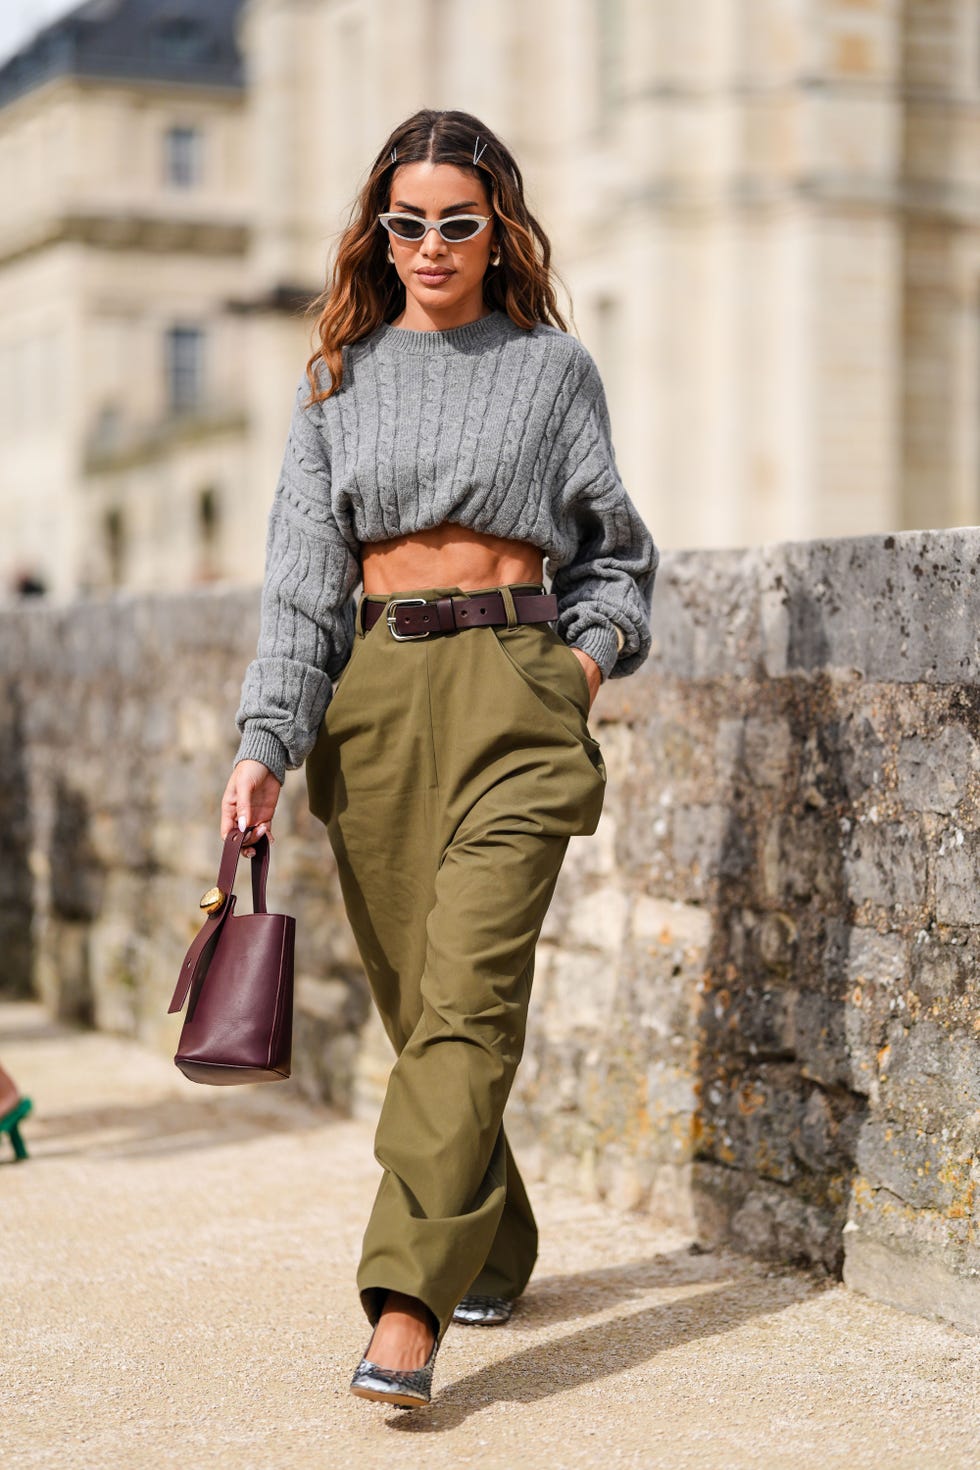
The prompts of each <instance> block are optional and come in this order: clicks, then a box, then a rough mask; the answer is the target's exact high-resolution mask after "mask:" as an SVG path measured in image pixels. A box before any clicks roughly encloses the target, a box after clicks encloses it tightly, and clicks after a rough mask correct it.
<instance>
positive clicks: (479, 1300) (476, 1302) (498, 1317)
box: [453, 1292, 514, 1327]
mask: <svg viewBox="0 0 980 1470" xmlns="http://www.w3.org/2000/svg"><path fill="white" fill-rule="evenodd" d="M513 1310H514V1303H513V1302H512V1301H509V1300H508V1299H507V1297H505V1296H479V1295H477V1294H476V1293H472V1292H471V1293H470V1295H469V1296H464V1297H461V1298H460V1301H459V1304H458V1306H457V1307H456V1310H455V1312H454V1313H453V1321H454V1322H461V1323H462V1324H463V1325H464V1326H465V1327H498V1326H499V1325H500V1323H501V1322H507V1321H508V1320H509V1319H510V1314H511V1312H512V1311H513Z"/></svg>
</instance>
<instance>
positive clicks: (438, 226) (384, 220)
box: [378, 209, 493, 245]
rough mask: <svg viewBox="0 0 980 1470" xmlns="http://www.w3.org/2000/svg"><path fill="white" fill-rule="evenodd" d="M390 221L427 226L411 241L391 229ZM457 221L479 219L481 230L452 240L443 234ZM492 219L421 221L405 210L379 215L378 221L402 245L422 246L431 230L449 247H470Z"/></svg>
mask: <svg viewBox="0 0 980 1470" xmlns="http://www.w3.org/2000/svg"><path fill="white" fill-rule="evenodd" d="M390 219H410V220H413V221H414V222H415V224H417V225H425V229H424V230H423V232H422V234H421V235H419V237H418V239H417V240H409V239H408V238H407V237H406V236H405V235H399V234H398V233H397V231H395V230H392V229H389V227H388V221H389V220H390ZM457 219H478V220H480V221H481V224H480V228H479V229H478V230H474V231H473V233H472V235H467V237H466V239H465V240H450V239H449V238H448V236H446V235H444V234H443V228H444V226H445V225H448V224H451V223H452V222H453V220H457ZM492 219H493V215H492V214H450V215H448V216H447V217H446V218H445V219H419V217H418V215H417V214H406V212H405V211H404V210H403V209H389V210H386V211H385V213H384V214H379V215H378V220H379V222H380V223H381V224H382V225H384V228H385V230H386V231H387V232H388V235H389V236H390V237H391V239H393V240H397V241H398V242H399V244H400V245H421V243H422V241H423V240H424V239H425V237H426V235H427V234H428V233H429V231H430V230H438V232H439V236H440V239H442V240H445V242H446V244H447V245H468V244H469V243H470V241H471V240H475V239H476V237H477V235H482V234H483V231H484V230H485V229H486V227H487V225H488V224H489V223H490V221H491V220H492Z"/></svg>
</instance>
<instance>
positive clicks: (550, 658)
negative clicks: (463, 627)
mask: <svg viewBox="0 0 980 1470" xmlns="http://www.w3.org/2000/svg"><path fill="white" fill-rule="evenodd" d="M493 631H494V633H495V635H496V637H495V642H496V646H497V648H498V649H499V650H500V653H501V655H502V661H503V662H504V663H505V665H506V667H507V668H508V669H509V670H510V671H511V675H512V677H516V678H517V679H519V680H520V682H521V684H522V685H523V687H524V689H525V690H526V691H527V692H528V693H529V694H530V695H532V696H533V697H534V698H535V699H536V700H537V702H538V704H539V705H540V706H542V707H543V709H545V710H546V711H547V713H548V715H549V716H550V718H551V719H552V720H553V721H554V722H556V723H557V724H558V725H560V726H561V728H562V729H563V730H564V731H565V732H566V734H568V735H571V736H573V737H574V738H575V739H576V740H578V741H579V743H580V744H581V745H583V746H584V747H585V749H586V750H587V751H588V752H589V754H590V757H591V758H592V761H593V764H594V765H595V766H596V768H597V769H601V770H602V774H603V775H604V774H605V771H604V768H603V767H602V762H601V757H600V756H599V742H598V741H597V740H596V739H595V737H594V736H593V734H592V732H591V730H590V729H589V725H588V711H589V701H590V693H589V684H588V680H587V679H586V677H585V670H584V669H583V668H582V665H581V664H580V663H579V661H578V659H577V658H576V657H575V654H574V653H573V652H572V650H571V649H570V648H569V646H568V644H567V643H563V642H562V640H561V639H560V638H559V637H558V634H557V633H555V631H554V630H553V629H552V628H551V627H549V626H548V624H547V623H519V624H518V625H517V626H516V627H515V628H495V629H494V630H493Z"/></svg>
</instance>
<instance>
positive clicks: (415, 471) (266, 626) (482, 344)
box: [233, 311, 658, 781]
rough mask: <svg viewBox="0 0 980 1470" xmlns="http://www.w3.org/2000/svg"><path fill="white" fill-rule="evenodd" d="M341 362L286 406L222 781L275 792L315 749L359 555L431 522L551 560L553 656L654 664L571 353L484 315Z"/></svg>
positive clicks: (345, 638) (639, 587) (347, 629)
mask: <svg viewBox="0 0 980 1470" xmlns="http://www.w3.org/2000/svg"><path fill="white" fill-rule="evenodd" d="M342 353H343V364H344V374H343V383H342V385H341V387H340V390H339V391H338V392H337V393H335V394H334V395H333V396H332V397H330V398H327V399H325V400H324V401H323V402H321V403H316V404H314V405H313V406H312V407H311V408H309V409H306V408H304V407H303V403H304V401H305V400H306V398H308V396H309V382H308V380H307V378H306V374H305V371H304V373H303V374H302V376H301V378H300V381H299V384H298V386H297V389H296V398H295V402H294V405H293V415H292V422H291V424H290V428H289V434H288V437H287V440H286V448H285V453H284V455H283V461H282V468H281V471H280V474H279V481H278V484H277V487H276V491H275V496H274V498H273V503H272V507H271V510H270V512H269V520H268V530H267V536H266V567H265V580H264V583H263V588H262V605H261V624H260V632H259V641H258V648H257V656H256V658H255V659H253V661H252V662H251V663H250V664H249V666H248V668H247V670H246V672H245V678H244V682H243V685H242V692H241V703H240V705H239V708H238V712H237V714H236V716H235V720H236V724H237V726H238V729H239V731H240V733H241V743H240V745H239V747H238V751H237V752H236V755H235V759H234V762H233V764H235V765H237V764H238V762H239V761H241V760H245V759H247V758H248V759H252V760H258V761H262V762H263V764H264V765H266V766H267V767H268V768H269V770H270V771H272V773H273V774H274V775H275V776H276V777H277V779H278V780H279V781H282V780H283V779H284V777H285V772H286V770H287V769H289V770H292V769H295V768H297V767H298V766H301V765H302V763H303V761H304V760H305V759H306V757H307V755H308V754H309V752H310V751H311V750H312V748H313V745H314V743H315V741H316V736H317V730H318V728H319V726H320V724H321V721H322V720H323V716H324V713H325V711H326V708H327V705H328V704H329V702H330V697H331V694H332V692H333V688H332V681H333V680H335V679H336V678H337V677H338V675H339V674H340V671H341V670H342V669H343V667H344V665H345V663H346V662H347V659H348V657H349V656H350V651H351V647H352V644H353V638H354V613H355V611H356V599H357V593H358V591H359V590H360V588H359V583H360V548H361V546H362V544H363V543H365V542H370V541H384V540H387V539H388V538H389V537H392V536H399V535H403V534H405V533H411V532H413V531H422V530H427V529H429V528H431V527H434V526H438V525H440V524H441V523H442V522H444V521H453V522H457V523H458V524H460V525H463V526H470V527H472V528H473V529H474V530H477V531H483V532H487V533H489V534H491V535H494V536H504V537H510V538H513V539H514V540H517V541H525V542H529V543H530V544H531V545H532V546H536V547H539V548H540V549H541V551H543V552H544V554H545V556H546V558H547V560H546V563H545V574H546V576H547V577H548V578H549V579H550V582H551V590H552V591H553V592H555V593H556V594H557V597H558V610H559V611H558V622H557V624H556V627H557V631H558V633H559V636H560V637H562V638H563V639H564V640H565V642H566V643H568V644H570V645H571V646H573V647H575V648H581V649H583V650H584V651H585V652H586V653H588V654H590V655H591V657H592V658H594V659H595V661H596V663H598V665H599V666H600V668H601V669H602V672H603V675H604V676H609V675H613V676H617V675H622V674H630V673H632V672H633V670H634V669H635V668H637V667H638V666H639V665H640V664H641V663H642V662H643V660H644V659H645V658H646V656H647V653H648V652H649V649H650V600H651V596H652V593H653V582H654V575H655V572H656V568H657V562H658V552H657V548H656V547H655V545H654V543H653V540H652V538H651V536H650V533H649V531H648V530H647V528H646V526H645V525H644V523H643V521H642V520H641V518H640V516H639V514H638V513H637V510H636V508H635V506H634V505H633V503H632V501H631V500H630V498H629V495H628V494H627V493H626V490H625V489H624V487H623V484H622V482H621V480H620V477H619V472H618V470H617V467H616V461H615V457H614V454H613V446H612V440H611V435H610V426H609V413H608V409H607V406H606V398H605V393H604V391H603V386H602V381H601V379H600V377H599V372H598V369H597V368H596V365H595V362H594V361H593V359H592V357H591V356H590V354H589V352H588V351H587V349H586V348H585V347H583V346H582V344H581V343H580V342H579V341H578V340H577V339H576V338H575V337H572V336H571V335H570V334H569V333H567V332H562V331H560V330H559V329H558V328H557V327H553V326H548V325H545V324H543V323H539V324H537V325H536V326H534V327H533V328H531V330H529V331H528V330H526V329H524V328H523V327H519V326H517V325H516V323H515V322H513V321H512V320H511V318H510V317H509V316H508V315H507V314H506V313H505V312H502V311H492V312H491V313H490V315H489V316H485V317H481V318H480V320H479V321H475V322H468V323H467V324H466V325H465V326H461V327H449V328H445V329H443V330H436V331H415V330H412V329H410V328H405V327H395V326H392V325H391V324H390V323H387V322H386V323H383V324H382V325H381V326H380V327H378V328H376V329H375V330H374V331H373V332H371V333H370V334H369V335H368V336H366V337H363V338H361V340H360V341H358V342H354V343H351V344H350V345H348V346H345V347H344V348H343V349H342ZM319 371H320V373H321V377H320V381H321V382H322V383H324V384H326V383H327V382H328V381H329V377H328V376H327V372H326V368H325V366H324V365H323V363H322V362H321V363H320V364H319ZM405 590H406V591H407V590H409V589H405ZM617 630H618V631H617Z"/></svg>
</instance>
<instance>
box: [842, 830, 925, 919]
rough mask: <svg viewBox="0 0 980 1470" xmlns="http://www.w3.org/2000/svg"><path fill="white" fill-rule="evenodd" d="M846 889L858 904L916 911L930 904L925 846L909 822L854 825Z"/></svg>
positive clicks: (847, 856)
mask: <svg viewBox="0 0 980 1470" xmlns="http://www.w3.org/2000/svg"><path fill="white" fill-rule="evenodd" d="M844 874H845V878H846V883H847V891H848V893H849V895H850V897H851V899H852V900H853V901H854V903H856V904H859V905H860V904H864V903H871V904H875V905H878V906H879V907H882V908H888V909H895V910H900V911H901V912H903V913H906V914H913V913H916V912H918V911H920V910H922V909H924V908H925V907H926V905H927V903H928V881H927V862H926V845H925V842H924V839H923V835H922V832H921V830H920V829H919V828H918V827H915V826H912V825H911V824H909V823H902V822H885V823H882V824H881V825H877V824H876V823H874V822H870V821H866V822H862V823H861V824H860V825H858V826H855V828H854V829H853V831H852V832H851V834H850V837H849V840H848V844H847V847H846V850H845V855H844Z"/></svg>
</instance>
